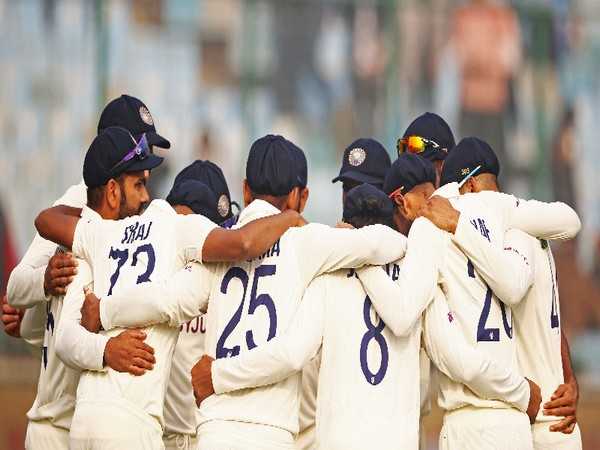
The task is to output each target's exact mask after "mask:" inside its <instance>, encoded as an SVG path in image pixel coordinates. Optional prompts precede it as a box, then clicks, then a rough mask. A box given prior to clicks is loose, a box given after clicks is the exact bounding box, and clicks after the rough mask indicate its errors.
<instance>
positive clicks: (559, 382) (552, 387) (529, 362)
mask: <svg viewBox="0 0 600 450" xmlns="http://www.w3.org/2000/svg"><path fill="white" fill-rule="evenodd" d="M466 142H470V145H465V144H464V143H462V142H461V146H460V152H459V151H457V152H456V153H451V155H450V156H449V157H448V164H447V166H445V168H444V171H443V177H442V181H443V183H451V182H462V180H463V179H464V178H465V177H464V175H462V173H463V171H469V172H473V171H474V170H475V168H477V167H479V169H478V171H477V172H476V174H475V175H474V176H472V177H469V178H468V179H467V180H465V182H464V183H463V185H462V187H461V189H460V192H461V193H463V194H464V193H477V192H482V193H484V195H486V193H487V192H498V191H499V187H498V182H497V177H498V174H499V171H500V167H499V163H498V159H497V157H496V155H495V154H494V151H493V150H492V148H491V147H489V145H487V144H486V143H485V142H483V141H480V140H478V139H476V138H473V139H468V140H466ZM457 150H459V148H458V147H457ZM524 239H526V243H525V244H524V245H520V246H518V247H515V246H514V245H511V246H510V250H511V251H518V252H519V254H520V255H521V256H522V258H523V259H525V260H527V261H529V262H530V266H531V267H532V271H533V277H532V280H531V281H532V283H531V285H530V288H528V289H527V290H526V292H525V294H524V295H523V296H522V297H521V298H516V300H517V301H516V302H514V301H513V307H512V311H513V317H514V330H515V338H516V343H517V356H518V360H519V365H520V367H521V371H522V373H523V374H524V375H525V376H527V377H530V378H533V379H535V380H537V382H538V383H539V384H540V387H541V390H542V397H543V399H544V402H545V404H544V410H543V411H540V413H539V414H538V416H537V419H536V423H535V424H534V425H533V427H532V434H533V444H534V448H535V449H536V450H538V449H540V450H544V449H581V447H582V444H581V434H580V430H579V427H578V426H577V423H576V416H575V409H576V401H577V397H578V388H577V381H576V379H575V376H574V374H573V370H572V367H571V362H570V355H569V350H568V343H567V342H566V338H565V337H564V335H563V334H562V330H561V327H560V302H559V296H558V285H557V279H556V266H555V264H554V257H553V256H552V251H551V249H550V246H549V243H548V241H546V240H537V239H534V238H532V237H531V236H527V235H525V236H524ZM505 246H506V245H505ZM467 251H468V250H467ZM469 256H470V257H472V258H477V257H478V255H477V254H470V255H469ZM488 257H489V255H488ZM481 274H482V276H483V277H484V279H485V280H486V282H487V283H488V285H489V286H490V287H491V288H492V289H493V290H494V292H497V293H499V297H500V294H501V293H502V289H501V288H500V289H496V288H495V284H496V283H497V281H496V279H495V274H492V273H487V272H481ZM501 299H502V298H501ZM508 301H509V302H510V299H508ZM556 416H559V417H561V418H562V420H558V419H557V417H556ZM564 416H567V417H564Z"/></svg>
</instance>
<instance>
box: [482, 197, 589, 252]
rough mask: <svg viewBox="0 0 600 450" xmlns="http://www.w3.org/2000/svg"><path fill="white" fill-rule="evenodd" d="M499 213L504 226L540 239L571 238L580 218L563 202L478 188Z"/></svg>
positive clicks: (577, 231) (579, 224)
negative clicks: (526, 197) (528, 198)
mask: <svg viewBox="0 0 600 450" xmlns="http://www.w3.org/2000/svg"><path fill="white" fill-rule="evenodd" d="M481 194H483V195H482V198H483V199H485V200H486V201H487V202H490V204H492V205H494V206H496V208H497V209H498V210H499V211H500V212H501V213H502V214H503V216H504V219H505V224H506V228H507V229H508V228H517V229H519V230H522V231H524V232H525V233H527V234H529V235H531V236H534V237H537V238H541V239H550V240H554V239H560V240H567V239H573V238H574V237H575V236H576V235H577V233H579V230H581V219H580V218H579V215H578V214H577V212H575V210H574V209H573V208H571V207H570V206H569V205H567V204H566V203H563V202H541V201H538V200H524V199H520V198H517V197H515V196H513V195H510V194H505V193H502V192H488V191H486V192H481V193H480V194H478V195H481Z"/></svg>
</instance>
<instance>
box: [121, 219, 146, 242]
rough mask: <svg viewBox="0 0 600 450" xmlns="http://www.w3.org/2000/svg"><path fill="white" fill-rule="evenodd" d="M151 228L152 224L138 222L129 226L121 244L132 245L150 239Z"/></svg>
mask: <svg viewBox="0 0 600 450" xmlns="http://www.w3.org/2000/svg"><path fill="white" fill-rule="evenodd" d="M151 228H152V222H148V223H144V222H142V223H140V222H136V223H134V224H131V225H128V226H127V227H125V232H124V234H123V239H121V244H131V243H133V242H134V241H144V240H146V239H148V236H149V235H150V229H151Z"/></svg>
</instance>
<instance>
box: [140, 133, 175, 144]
mask: <svg viewBox="0 0 600 450" xmlns="http://www.w3.org/2000/svg"><path fill="white" fill-rule="evenodd" d="M146 138H147V139H148V144H149V145H155V146H157V147H160V148H171V143H170V142H169V141H167V140H166V139H165V138H164V137H162V136H161V135H160V134H158V133H156V132H153V131H149V132H147V133H146Z"/></svg>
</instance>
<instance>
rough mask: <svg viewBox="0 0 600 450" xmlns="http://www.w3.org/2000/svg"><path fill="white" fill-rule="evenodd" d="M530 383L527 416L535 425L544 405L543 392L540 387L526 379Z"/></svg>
mask: <svg viewBox="0 0 600 450" xmlns="http://www.w3.org/2000/svg"><path fill="white" fill-rule="evenodd" d="M525 379H526V380H527V382H528V383H529V405H528V406H527V415H528V416H529V423H531V424H533V423H535V418H536V417H537V415H538V412H539V410H540V404H541V403H542V390H541V389H540V387H539V386H538V385H537V384H535V383H534V382H533V381H531V380H530V379H529V378H525Z"/></svg>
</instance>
